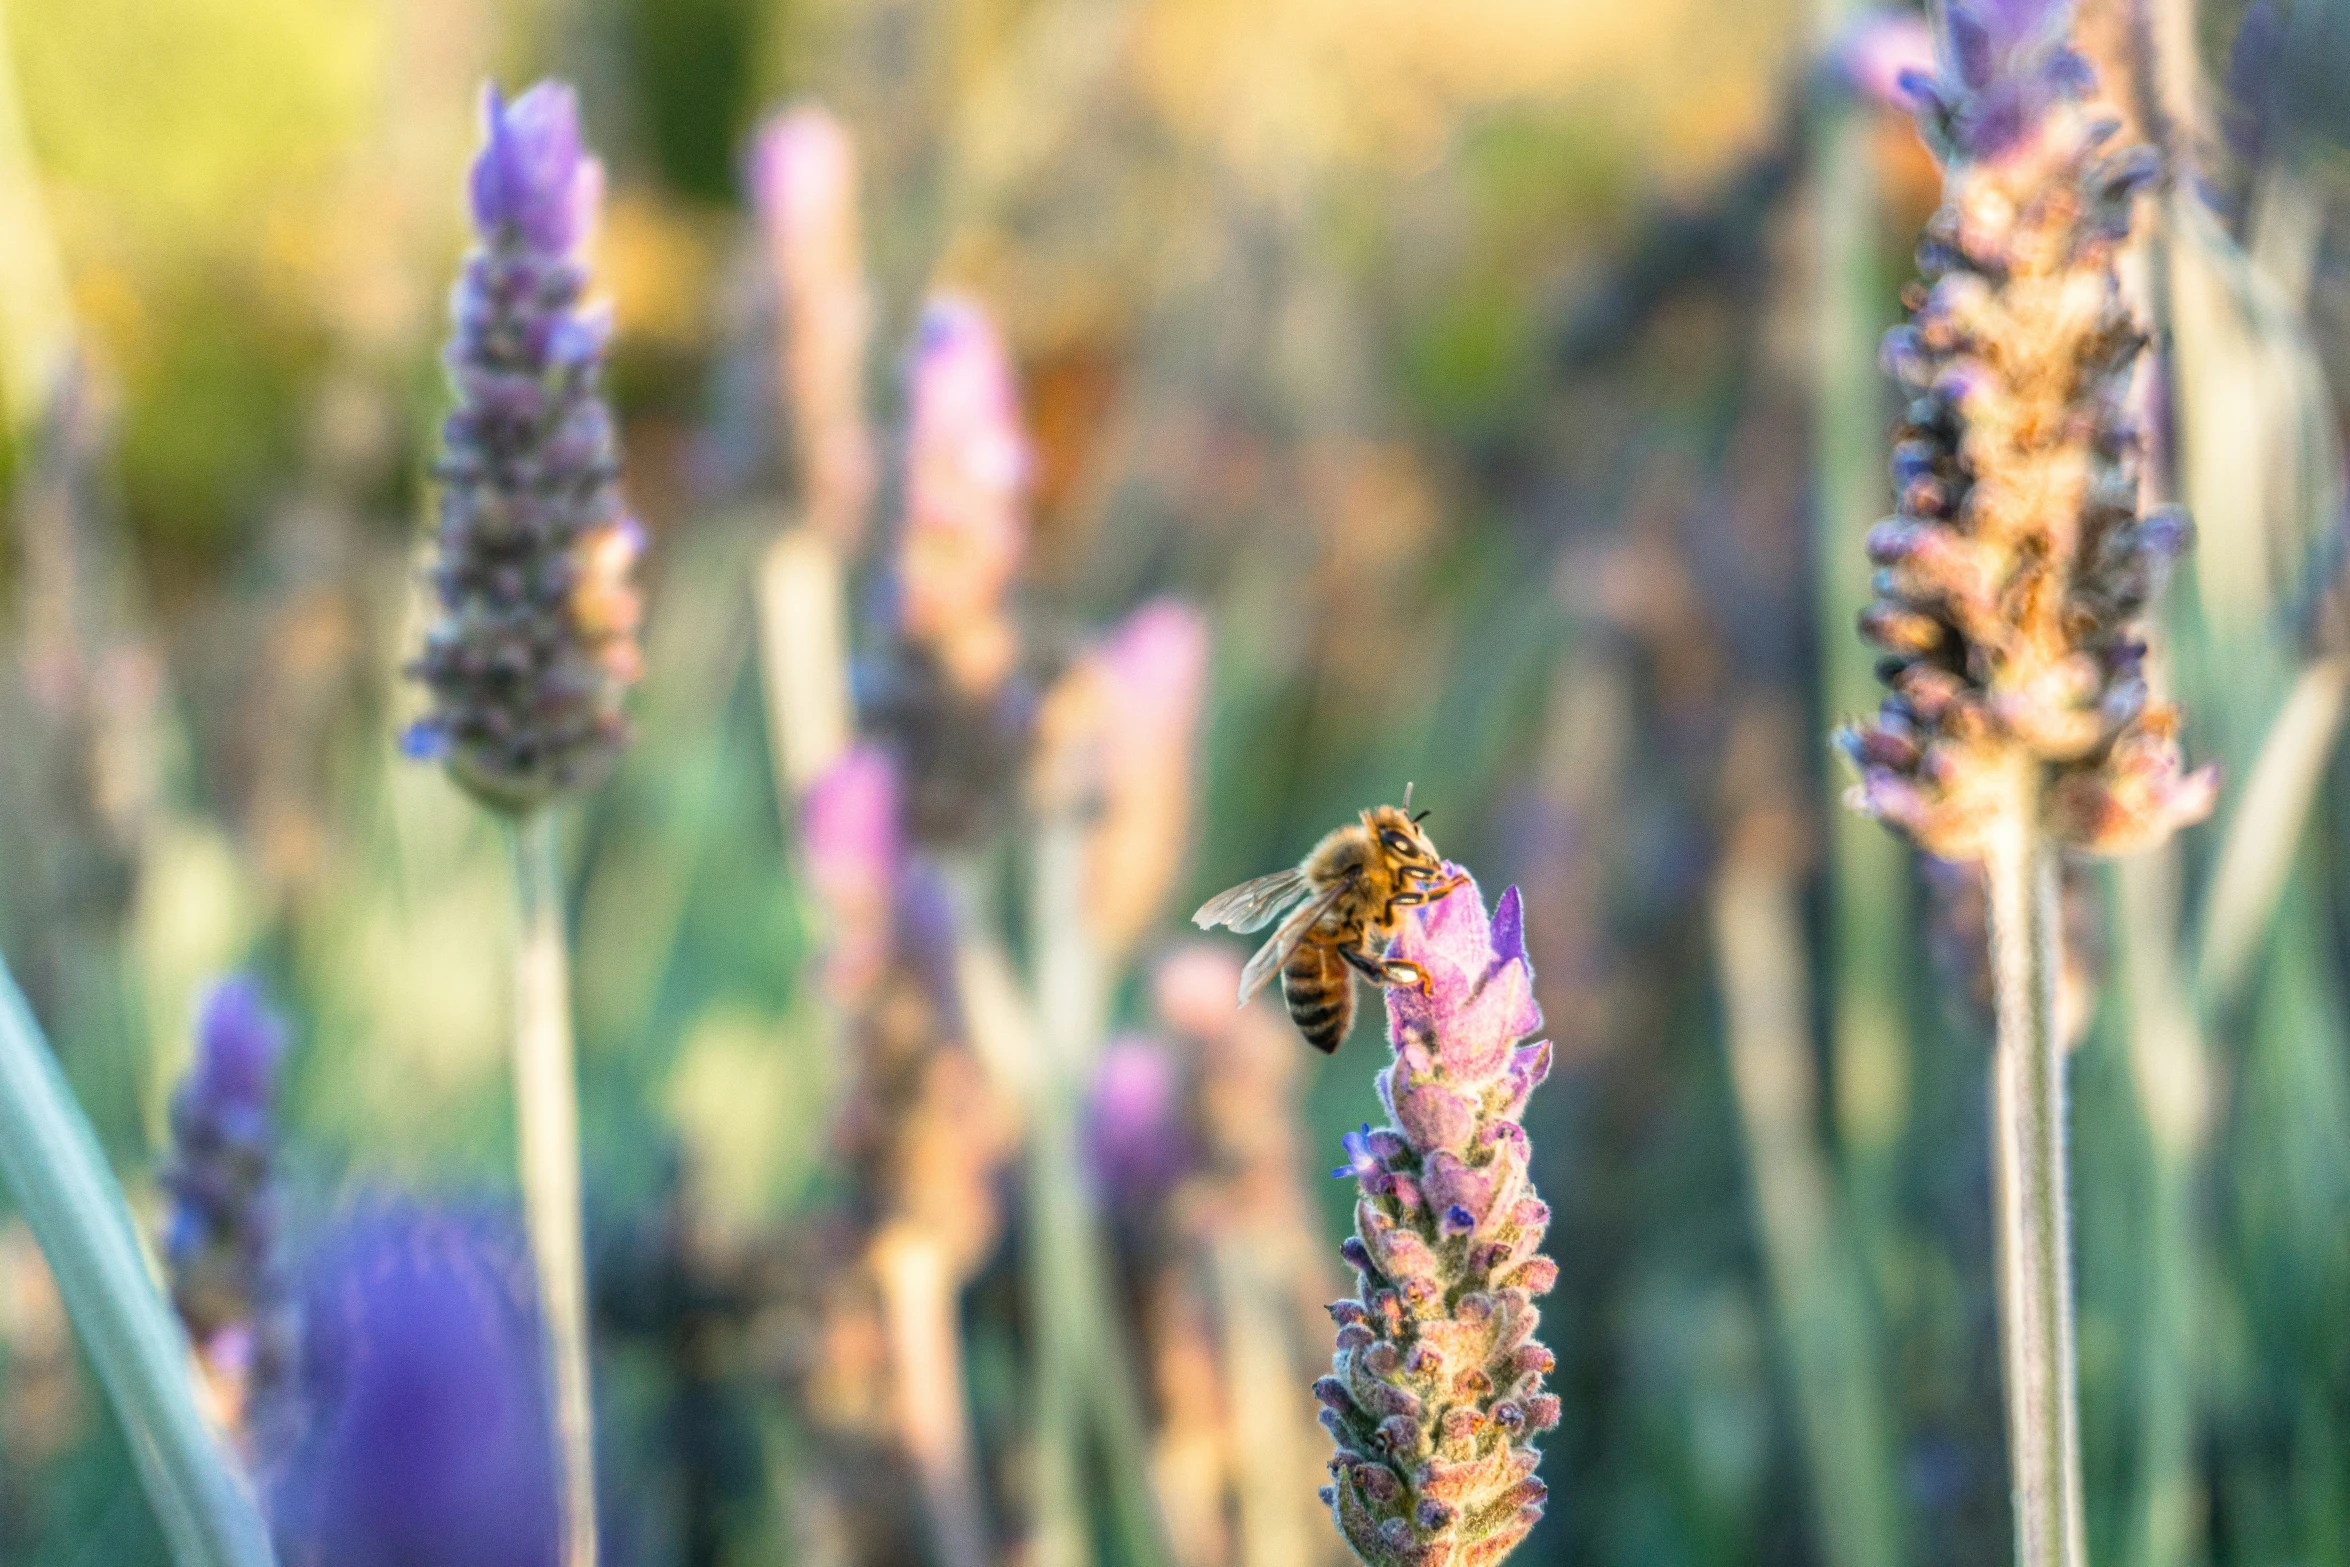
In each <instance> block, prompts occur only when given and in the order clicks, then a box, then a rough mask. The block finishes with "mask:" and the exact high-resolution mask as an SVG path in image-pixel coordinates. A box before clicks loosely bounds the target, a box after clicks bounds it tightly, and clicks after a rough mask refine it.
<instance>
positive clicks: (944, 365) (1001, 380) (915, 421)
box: [898, 294, 1029, 691]
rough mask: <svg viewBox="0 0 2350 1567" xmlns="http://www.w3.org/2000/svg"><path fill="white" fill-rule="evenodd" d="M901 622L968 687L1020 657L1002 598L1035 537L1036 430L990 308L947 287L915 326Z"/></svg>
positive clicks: (1004, 672)
mask: <svg viewBox="0 0 2350 1567" xmlns="http://www.w3.org/2000/svg"><path fill="white" fill-rule="evenodd" d="M910 377H911V399H910V400H911V402H912V415H911V421H910V423H911V428H910V430H909V431H908V435H907V449H906V523H905V531H904V534H903V536H902V538H901V540H900V542H899V547H898V626H899V629H900V630H901V631H902V632H903V633H904V634H905V636H906V638H907V640H908V641H910V642H913V643H915V644H916V645H918V646H920V647H923V648H925V649H927V650H929V651H930V652H931V653H932V654H934V655H935V656H936V657H937V658H938V659H939V661H940V663H941V664H942V665H943V667H944V668H945V671H946V673H947V675H948V677H949V678H950V679H951V680H952V681H953V682H954V684H955V685H956V686H958V687H959V688H960V689H962V690H965V691H993V690H994V689H995V688H996V687H997V686H998V685H1000V684H1001V683H1002V681H1003V680H1004V679H1005V678H1006V677H1007V676H1008V675H1009V674H1010V673H1011V671H1012V669H1013V667H1014V664H1015V663H1016V661H1017V654H1018V647H1017V639H1016V637H1015V636H1014V635H1013V633H1012V629H1011V626H1010V623H1009V621H1008V619H1007V618H1006V615H1005V603H1004V601H1005V596H1006V595H1007V594H1008V593H1009V592H1010V590H1011V585H1012V579H1013V576H1014V574H1015V573H1016V572H1017V571H1018V569H1019V566H1020V560H1021V556H1022V555H1023V554H1024V553H1025V551H1026V549H1027V543H1028V517H1027V501H1028V475H1029V456H1028V442H1027V438H1026V437H1025V436H1024V435H1023V434H1022V432H1021V427H1020V399H1019V393H1018V391H1017V389H1016V387H1015V385H1014V381H1013V376H1012V362H1011V357H1010V355H1009V354H1008V353H1007V352H1006V351H1005V348H1004V343H1003V339H1002V337H1001V336H1000V335H999V334H998V333H997V331H996V329H995V324H994V323H993V322H992V321H990V320H989V319H988V317H987V313H986V312H985V311H983V310H982V309H980V307H979V306H978V305H976V304H974V303H973V302H972V301H970V300H967V299H963V298H960V297H958V296H955V295H951V294H950V295H941V296H939V297H938V298H935V299H933V300H931V301H930V303H929V305H928V306H927V307H926V308H925V309H924V310H923V313H922V323H921V326H920V327H919V328H918V330H917V332H916V334H915V340H914V354H913V363H912V366H911V371H910Z"/></svg>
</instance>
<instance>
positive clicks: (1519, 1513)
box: [1314, 867, 1559, 1567]
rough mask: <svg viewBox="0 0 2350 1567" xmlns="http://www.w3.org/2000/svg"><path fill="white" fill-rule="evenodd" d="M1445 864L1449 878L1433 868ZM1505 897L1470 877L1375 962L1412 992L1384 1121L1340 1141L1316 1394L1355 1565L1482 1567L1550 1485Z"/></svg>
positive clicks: (1544, 1052)
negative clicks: (1353, 1293)
mask: <svg viewBox="0 0 2350 1567" xmlns="http://www.w3.org/2000/svg"><path fill="white" fill-rule="evenodd" d="M1448 869H1457V867H1448ZM1521 921H1522V914H1521V906H1520V902H1519V898H1518V893H1517V889H1516V888H1514V887H1513V888H1511V889H1510V890H1509V891H1508V892H1505V893H1503V894H1502V897H1501V902H1500V903H1499V904H1498V905H1496V907H1495V908H1494V911H1493V916H1492V919H1491V920H1490V922H1489V921H1488V920H1487V917H1486V913H1485V905H1484V901H1483V898H1482V896H1481V895H1480V894H1479V893H1478V891H1477V889H1476V886H1475V884H1474V883H1470V884H1468V885H1466V886H1464V887H1462V888H1461V889H1460V890H1458V891H1456V892H1454V893H1452V894H1451V895H1450V896H1448V897H1445V898H1442V899H1439V900H1438V901H1437V902H1436V903H1434V904H1432V905H1429V906H1428V907H1426V908H1423V909H1415V910H1413V911H1411V913H1410V914H1409V915H1408V916H1407V918H1406V920H1405V923H1404V926H1403V929H1402V930H1401V931H1400V932H1399V933H1398V935H1397V937H1396V940H1395V943H1394V945H1393V947H1392V948H1391V949H1390V956H1392V957H1395V958H1399V959H1402V960H1404V961H1406V962H1410V963H1416V964H1418V965H1419V966H1420V968H1421V969H1422V970H1423V971H1424V972H1425V973H1426V975H1427V980H1428V984H1427V989H1426V990H1425V991H1422V990H1421V989H1419V988H1417V987H1415V986H1410V985H1403V986H1389V987H1388V988H1387V991H1386V996H1387V1017H1388V1038H1389V1041H1390V1043H1391V1044H1392V1045H1393V1046H1394V1050H1395V1055H1394V1059H1393V1060H1392V1061H1391V1062H1390V1064H1389V1065H1388V1067H1387V1069H1386V1070H1385V1071H1384V1072H1382V1073H1381V1074H1380V1076H1379V1097H1380V1099H1381V1101H1382V1102H1383V1103H1384V1104H1385V1105H1386V1107H1387V1110H1388V1113H1389V1116H1390V1117H1391V1124H1389V1125H1386V1126H1382V1127H1379V1128H1377V1129H1375V1130H1374V1129H1369V1128H1366V1129H1365V1130H1364V1131H1363V1132H1361V1133H1358V1134H1353V1135H1350V1136H1349V1137H1348V1139H1347V1156H1348V1162H1347V1164H1346V1166H1345V1167H1344V1168H1343V1169H1342V1170H1341V1171H1340V1173H1341V1174H1342V1175H1351V1176H1353V1177H1354V1178H1355V1180H1356V1183H1357V1188H1358V1192H1359V1195H1358V1198H1357V1200H1356V1204H1355V1233H1354V1234H1353V1235H1352V1236H1350V1237H1349V1238H1348V1240H1347V1242H1346V1244H1345V1245H1344V1246H1343V1247H1342V1248H1341V1254H1342V1255H1343V1256H1344V1257H1345V1259H1346V1261H1347V1263H1348V1265H1349V1266H1350V1267H1352V1268H1353V1269H1354V1270H1355V1276H1356V1279H1357V1283H1358V1294H1357V1298H1355V1299H1353V1300H1342V1301H1340V1302H1338V1303H1337V1304H1336V1305H1334V1306H1332V1307H1331V1308H1330V1314H1331V1316H1332V1317H1333V1318H1335V1319H1336V1320H1337V1323H1338V1354H1337V1358H1336V1362H1335V1365H1334V1374H1333V1375H1331V1376H1327V1377H1324V1378H1323V1379H1322V1380H1321V1381H1319V1382H1317V1383H1315V1384H1314V1395H1315V1397H1316V1398H1318V1399H1320V1400H1321V1402H1322V1404H1323V1414H1322V1423H1323V1425H1324V1426H1326V1427H1327V1428H1328V1429H1329V1431H1330V1434H1331V1435H1332V1437H1333V1438H1335V1439H1336V1441H1337V1444H1338V1451H1337V1453H1336V1455H1335V1456H1334V1457H1332V1459H1331V1460H1330V1473H1331V1478H1332V1484H1331V1485H1330V1486H1328V1487H1326V1488H1325V1489H1324V1491H1323V1493H1322V1495H1323V1500H1325V1501H1326V1502H1328V1503H1329V1504H1330V1506H1331V1509H1332V1512H1333V1514H1334V1515H1335V1517H1336V1519H1337V1522H1338V1528H1339V1532H1340V1533H1341V1534H1343V1535H1344V1536H1345V1538H1346V1542H1347V1544H1348V1545H1349V1546H1350V1547H1352V1548H1353V1550H1354V1552H1355V1554H1356V1555H1357V1556H1358V1557H1360V1558H1361V1559H1362V1560H1363V1561H1364V1562H1365V1563H1368V1564H1370V1567H1404V1564H1410V1567H1487V1564H1491V1563H1494V1562H1498V1561H1500V1560H1501V1559H1502V1558H1503V1557H1505V1556H1507V1555H1508V1554H1509V1553H1510V1551H1511V1550H1512V1549H1513V1548H1515V1547H1516V1545H1517V1544H1518V1542H1519V1541H1520V1540H1522V1539H1524V1538H1525V1535H1526V1532H1527V1531H1528V1530H1529V1529H1531V1528H1533V1526H1534V1524H1535V1522H1536V1521H1537V1520H1538V1519H1540V1518H1541V1516H1542V1507H1543V1501H1544V1498H1545V1496H1546V1495H1547V1491H1546V1489H1545V1487H1544V1486H1543V1483H1542V1482H1541V1481H1540V1480H1539V1479H1537V1478H1535V1475H1534V1469H1535V1466H1536V1464H1537V1463H1538V1462H1539V1461H1540V1460H1539V1455H1538V1454H1537V1453H1536V1451H1535V1449H1534V1447H1533V1443H1532V1438H1533V1436H1534V1435H1535V1433H1537V1432H1540V1431H1544V1430H1548V1429H1549V1428H1550V1427H1552V1426H1555V1425H1556V1424H1558V1420H1559V1401H1558V1399H1557V1397H1556V1396H1555V1395H1553V1394H1551V1393H1549V1392H1546V1391H1544V1388H1543V1378H1544V1376H1545V1375H1546V1374H1547V1373H1548V1372H1549V1371H1550V1369H1551V1366H1552V1363H1553V1362H1552V1357H1551V1354H1550V1351H1549V1350H1547V1349H1545V1348H1543V1347H1542V1346H1541V1345H1540V1344H1538V1343H1536V1342H1535V1341H1534V1337H1533V1335H1534V1330H1535V1327H1536V1326H1537V1324H1538V1323H1539V1321H1540V1314H1539V1313H1538V1312H1537V1311H1536V1310H1535V1307H1534V1298H1535V1297H1536V1296H1538V1295H1541V1294H1543V1293H1545V1292H1546V1291H1548V1290H1549V1289H1550V1287H1551V1286H1552V1285H1553V1284H1554V1283H1556V1282H1557V1279H1558V1267H1557V1264H1555V1263H1553V1262H1552V1261H1551V1260H1550V1259H1549V1258H1547V1257H1544V1256H1542V1255H1541V1254H1540V1252H1539V1251H1538V1250H1537V1248H1538V1247H1539V1246H1540V1244H1541V1241H1542V1236H1543V1233H1544V1231H1545V1230H1546V1229H1547V1228H1548V1227H1549V1224H1550V1209H1549V1207H1548V1206H1547V1205H1546V1204H1544V1203H1543V1201H1542V1200H1541V1198H1540V1197H1538V1196H1536V1195H1535V1191H1534V1186H1533V1182H1532V1180H1531V1179H1530V1177H1529V1176H1528V1173H1527V1168H1526V1161H1527V1155H1528V1151H1529V1150H1528V1146H1527V1141H1526V1133H1525V1129H1524V1128H1523V1127H1521V1126H1520V1125H1519V1124H1518V1116H1519V1114H1520V1112H1521V1111H1522V1110H1523V1108H1524V1106H1525V1103H1526V1098H1527V1095H1529V1094H1530V1093H1532V1092H1533V1090H1534V1088H1535V1086H1536V1085H1537V1084H1539V1083H1540V1082H1541V1081H1542V1079H1543V1078H1544V1076H1545V1075H1547V1074H1548V1072H1549V1070H1550V1060H1551V1051H1550V1045H1549V1042H1548V1041H1541V1042H1537V1043H1533V1044H1526V1043H1522V1041H1524V1040H1525V1039H1526V1037H1527V1036H1528V1035H1530V1034H1532V1033H1533V1032H1534V1031H1535V1030H1536V1029H1538V1028H1540V1027H1541V1026H1542V1012H1541V1009H1540V1008H1539V1007H1537V1006H1536V1005H1535V1004H1534V991H1533V977H1534V976H1533V970H1532V968H1531V966H1530V965H1529V964H1528V963H1527V961H1526V945H1525V932H1524V930H1523V927H1522V924H1521Z"/></svg>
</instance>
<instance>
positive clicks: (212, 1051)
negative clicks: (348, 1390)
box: [162, 977, 286, 1405]
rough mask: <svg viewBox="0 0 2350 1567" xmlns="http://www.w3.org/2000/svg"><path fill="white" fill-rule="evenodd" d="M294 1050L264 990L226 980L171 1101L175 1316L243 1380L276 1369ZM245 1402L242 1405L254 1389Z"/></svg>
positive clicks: (169, 1185)
mask: <svg viewBox="0 0 2350 1567" xmlns="http://www.w3.org/2000/svg"><path fill="white" fill-rule="evenodd" d="M285 1043H286V1031H285V1025H284V1024H283V1023H282V1022H280V1021H279V1020H278V1018H277V1016H276V1015H275V1014H274V1013H272V1012H271V1011H270V1010H269V1007H268V1005H267V1004H266V1003H265V1002H264V1001H263V1000H262V998H261V991H260V989H259V987H258V986H256V985H255V984H254V983H253V982H252V981H251V980H249V979H244V978H241V977H240V978H233V979H227V980H223V981H222V982H221V983H220V984H218V985H216V986H215V987H213V990H212V993H211V994H210V995H209V996H208V997H207V998H206V999H205V1002H204V1007H203V1012H202V1014H201V1017H200V1019H199V1021H198V1023H197V1025H196V1059H195V1064H194V1065H193V1066H192V1067H191V1068H190V1069H189V1072H188V1075H187V1076H186V1077H185V1078H184V1079H182V1080H181V1082H180V1085H179V1088H178V1090H177V1091H176V1092H175V1093H174V1094H173V1095H172V1099H171V1161H170V1163H169V1164H168V1165H167V1166H166V1167H165V1169H164V1171H163V1177H162V1184H163V1189H164V1191H165V1192H166V1193H167V1194H168V1195H169V1196H170V1198H171V1217H170V1220H169V1223H168V1225H167V1227H166V1228H165V1230H164V1235H163V1254H164V1261H165V1264H166V1266H168V1267H169V1269H170V1271H171V1297H172V1304H173V1305H174V1306H175V1307H177V1308H178V1310H179V1314H180V1319H181V1321H183V1322H184V1323H186V1324H187V1328H188V1336H189V1338H190V1339H192V1340H193V1341H194V1342H195V1344H196V1346H197V1349H198V1350H199V1352H203V1353H206V1354H207V1355H209V1353H210V1351H211V1350H212V1348H213V1347H214V1346H215V1345H218V1346H220V1348H221V1350H222V1352H223V1356H224V1358H225V1359H226V1360H227V1361H231V1362H235V1365H234V1366H233V1367H232V1368H231V1369H234V1370H236V1371H237V1372H239V1373H240V1379H242V1377H243V1376H245V1375H250V1374H253V1373H264V1374H267V1373H274V1371H275V1370H276V1369H277V1368H276V1367H275V1365H274V1362H271V1363H269V1364H266V1365H255V1364H253V1363H252V1362H253V1360H254V1357H255V1356H256V1354H260V1353H262V1352H264V1351H268V1350H273V1349H274V1344H273V1343H270V1342H267V1340H268V1339H269V1337H270V1335H269V1333H268V1329H269V1328H270V1326H271V1324H269V1323H267V1322H264V1321H262V1320H261V1319H264V1318H267V1317H268V1316H270V1314H271V1313H273V1312H274V1311H275V1309H276V1307H277V1305H278V1301H277V1281H276V1276H275V1271H274V1267H273V1263H274V1253H275V1249H276V1244H277V1204H276V1202H275V1199H274V1194H273V1192H272V1190H271V1166H272V1164H273V1162H274V1160H275V1157H276V1145H277V1127H276V1108H277V1063H278V1058H279V1056H280V1055H282V1054H283V1053H284V1050H285ZM257 1330H258V1331H257ZM265 1358H266V1357H265ZM237 1391H238V1394H239V1397H238V1398H237V1399H236V1400H235V1402H237V1403H238V1404H240V1405H241V1403H242V1396H241V1395H242V1393H243V1392H244V1391H245V1389H244V1388H243V1387H241V1386H240V1388H239V1389H238V1390H237Z"/></svg>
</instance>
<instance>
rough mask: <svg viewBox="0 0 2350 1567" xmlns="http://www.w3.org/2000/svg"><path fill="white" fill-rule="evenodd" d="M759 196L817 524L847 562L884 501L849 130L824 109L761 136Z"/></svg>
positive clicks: (787, 118) (756, 156) (756, 160)
mask: <svg viewBox="0 0 2350 1567" xmlns="http://www.w3.org/2000/svg"><path fill="white" fill-rule="evenodd" d="M751 198H752V201H753V204H754V205H755V206H756V207H757V209H758V213H759V217H760V221H761V223H762V224H763V225H764V227H765V229H766V234H767V247H768V254H769V256H770V258H771V261H772V264H773V266H774V269H775V277H776V282H777V285H778V288H779V291H780V293H781V296H782V303H783V312H784V363H783V370H784V382H785V390H786V391H787V392H788V393H789V396H790V400H791V406H792V414H793V424H794V428H795V432H796V435H797V439H798V443H799V449H800V464H801V475H802V482H803V484H804V486H805V491H806V503H807V508H808V515H809V519H810V521H811V522H812V523H813V524H814V526H815V527H816V528H817V529H818V530H819V531H820V532H822V533H823V534H824V535H825V536H826V537H828V538H830V539H832V540H833V541H834V543H835V544H836V545H838V546H839V547H840V548H841V549H842V551H843V552H844V553H845V552H847V551H848V550H849V549H851V548H852V547H853V546H854V545H855V544H856V542H857V539H858V537H859V535H860V534H861V533H862V532H863V530H864V523H865V513H866V510H867V508H868V506H869V504H870V502H871V500H872V493H873V477H874V475H873V450H872V440H871V437H870V436H869V434H868V433H867V430H866V425H865V397H864V392H865V384H864V383H865V342H866V334H867V331H868V329H869V326H870V321H871V315H872V310H871V307H870V305H869V304H868V302H867V297H866V288H865V274H864V256H863V248H862V245H861V243H860V241H859V236H858V225H857V160H856V150H855V148H854V147H852V146H851V144H850V142H849V137H848V132H847V131H846V130H844V129H843V128H842V126H841V124H840V122H839V121H838V120H836V119H834V118H833V117H832V116H831V115H830V114H828V113H827V112H825V111H824V110H823V109H821V108H819V107H817V106H816V105H814V104H802V105H800V106H799V107H796V108H793V109H791V110H788V111H786V112H785V113H783V114H780V115H777V116H776V117H775V118H774V119H772V120H770V121H769V122H768V123H767V126H766V128H765V129H764V130H762V131H761V132H760V133H759V139H758V142H757V144H756V147H755V150H754V151H753V154H752V161H751Z"/></svg>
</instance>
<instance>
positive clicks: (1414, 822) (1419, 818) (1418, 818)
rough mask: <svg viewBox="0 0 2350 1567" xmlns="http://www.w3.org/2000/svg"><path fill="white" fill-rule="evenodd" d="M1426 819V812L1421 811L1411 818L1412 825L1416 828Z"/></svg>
mask: <svg viewBox="0 0 2350 1567" xmlns="http://www.w3.org/2000/svg"><path fill="white" fill-rule="evenodd" d="M1427 819H1428V813H1427V812H1426V811H1422V812H1421V813H1420V814H1419V815H1417V816H1415V817H1413V818H1412V825H1413V826H1414V827H1417V826H1419V825H1420V824H1421V823H1422V822H1424V821H1426V820H1427Z"/></svg>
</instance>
